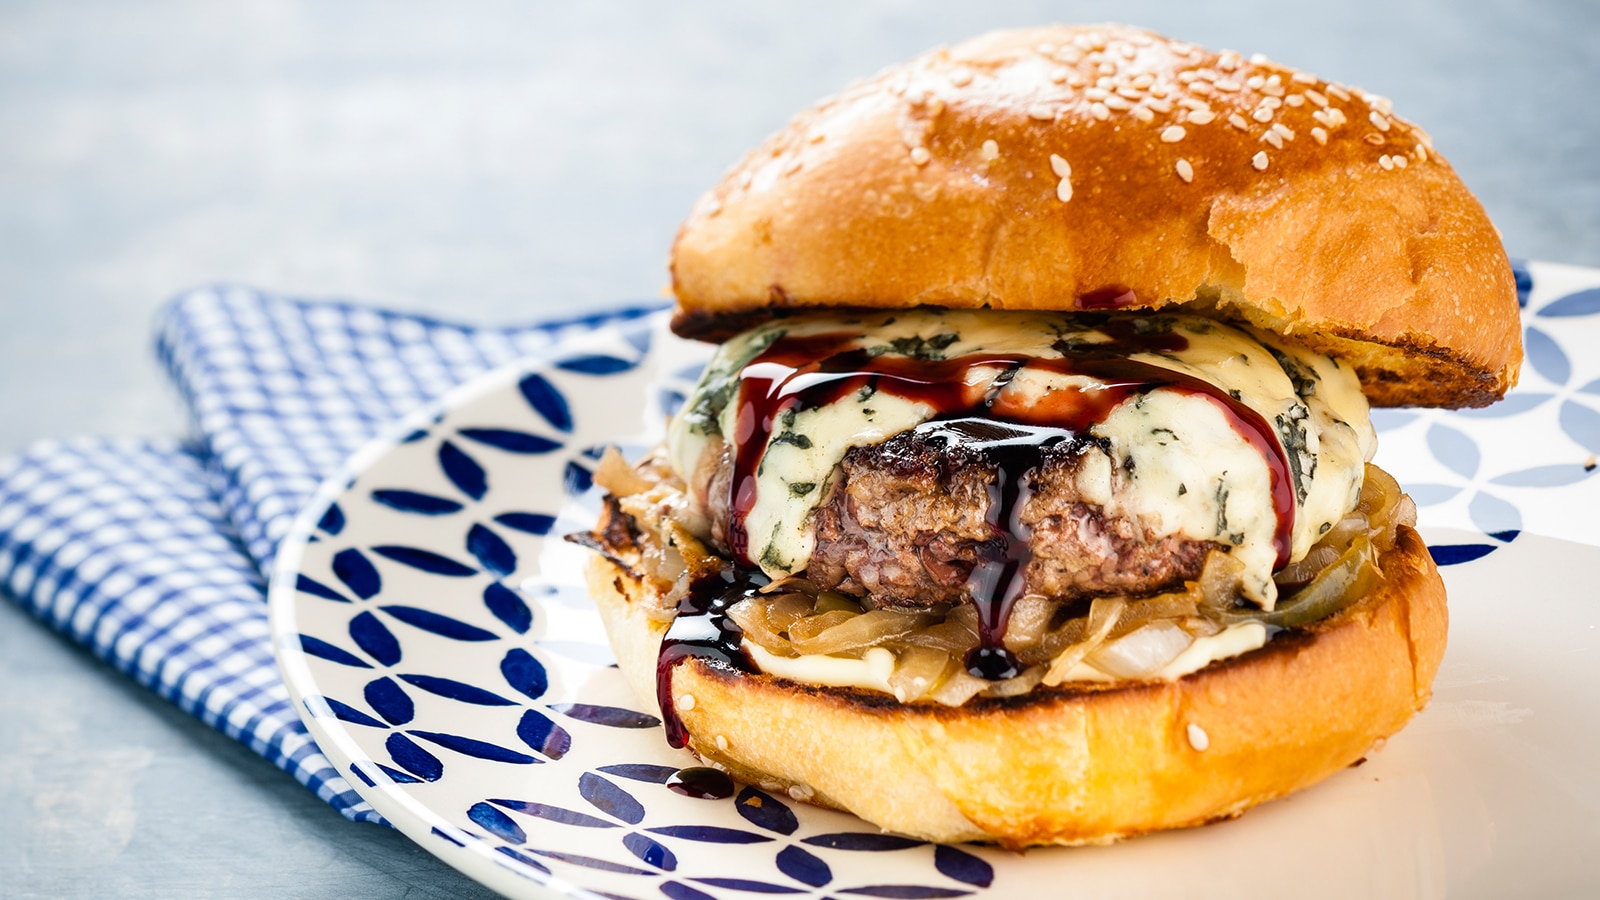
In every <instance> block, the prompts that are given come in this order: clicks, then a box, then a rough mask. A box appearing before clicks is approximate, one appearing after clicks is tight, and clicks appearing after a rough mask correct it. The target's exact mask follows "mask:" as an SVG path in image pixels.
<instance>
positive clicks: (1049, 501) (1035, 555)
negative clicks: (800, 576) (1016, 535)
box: [701, 423, 1216, 608]
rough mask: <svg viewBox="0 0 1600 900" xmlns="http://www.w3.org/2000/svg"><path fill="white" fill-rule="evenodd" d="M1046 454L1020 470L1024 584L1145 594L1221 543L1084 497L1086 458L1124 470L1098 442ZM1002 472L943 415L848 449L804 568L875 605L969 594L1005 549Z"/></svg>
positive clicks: (723, 517) (720, 481)
mask: <svg viewBox="0 0 1600 900" xmlns="http://www.w3.org/2000/svg"><path fill="white" fill-rule="evenodd" d="M1040 452H1041V459H1042V462H1041V463H1040V464H1039V465H1038V467H1037V468H1035V469H1033V470H1032V471H1031V473H1029V474H1028V475H1026V476H1025V480H1024V490H1023V492H1022V494H1021V497H1020V499H1019V502H1020V507H1021V513H1020V516H1019V519H1020V521H1021V523H1022V524H1023V525H1024V526H1026V527H1027V528H1028V529H1031V534H1032V540H1031V549H1032V555H1031V558H1030V559H1029V560H1028V563H1027V566H1026V569H1025V574H1024V579H1025V590H1026V591H1027V592H1028V593H1033V594H1042V595H1045V596H1048V597H1053V598H1057V599H1062V600H1074V599H1079V598H1084V597H1096V596H1105V595H1112V594H1117V595H1131V596H1140V595H1147V594H1154V593H1157V592H1159V591H1161V590H1164V589H1167V588H1172V587H1176V586H1178V585H1179V584H1181V583H1182V582H1183V581H1184V580H1185V579H1192V578H1195V577H1197V576H1198V575H1199V573H1200V570H1201V568H1202V566H1203V565H1204V562H1205V556H1206V553H1207V552H1208V551H1209V550H1210V549H1211V548H1212V547H1214V546H1216V545H1215V544H1212V543H1211V542H1208V541H1195V540H1189V539H1186V538H1181V537H1177V536H1173V535H1153V534H1151V533H1150V530H1149V529H1148V528H1147V527H1146V525H1145V524H1144V523H1143V522H1141V521H1140V520H1139V519H1137V518H1135V517H1131V516H1111V515H1107V513H1106V511H1105V509H1104V508H1103V507H1102V506H1100V505H1099V504H1096V503H1091V502H1086V501H1085V500H1084V498H1083V497H1082V496H1081V494H1080V491H1079V488H1078V477H1077V476H1078V474H1079V472H1080V471H1081V469H1082V467H1083V466H1085V465H1089V464H1099V465H1106V464H1107V463H1110V465H1109V468H1110V469H1112V470H1113V478H1112V489H1113V490H1115V489H1116V486H1117V485H1118V483H1119V482H1120V480H1121V479H1122V478H1124V477H1125V476H1124V474H1123V473H1120V472H1115V468H1116V466H1115V464H1114V461H1111V460H1094V459H1092V457H1093V456H1094V455H1099V456H1101V457H1105V456H1106V455H1107V453H1108V450H1107V448H1106V447H1105V446H1104V445H1103V444H1102V443H1101V442H1100V441H1097V440H1095V439H1093V438H1088V437H1070V436H1069V437H1067V438H1066V439H1064V440H1061V441H1059V442H1058V443H1054V444H1052V445H1050V446H1047V447H1044V448H1043V449H1042V450H1041V451H1040ZM722 458H723V463H722V464H720V465H715V468H714V469H713V470H712V471H705V470H702V473H701V477H703V478H705V479H706V481H703V482H702V483H703V484H708V486H709V488H710V490H709V491H708V492H707V494H708V496H709V497H711V498H721V503H717V502H715V501H713V502H712V503H711V504H710V505H711V509H710V510H709V512H710V513H711V521H712V523H713V531H714V536H715V538H716V540H717V541H718V542H720V543H724V544H725V543H726V534H727V531H726V528H727V509H726V503H727V500H726V498H727V484H728V478H729V471H728V470H729V468H730V465H729V464H728V463H727V462H726V460H727V455H726V454H722ZM998 472H999V465H998V462H997V458H996V456H995V454H994V452H993V451H991V450H990V449H986V448H985V447H983V446H982V445H981V443H980V442H973V441H965V440H961V439H959V436H958V435H957V436H953V435H952V434H951V432H950V431H949V429H943V428H939V427H938V423H929V424H928V425H925V426H923V427H920V428H917V429H913V430H911V431H906V432H902V433H901V434H899V435H896V436H895V437H893V438H890V439H889V440H887V441H884V442H883V443H881V444H875V445H872V446H868V447H856V448H853V449H851V450H850V451H849V452H848V453H846V454H845V457H844V460H843V462H842V463H841V466H840V472H839V473H838V476H837V477H836V478H834V479H833V480H832V481H831V483H830V485H829V488H828V493H827V495H826V496H825V497H824V499H823V501H822V503H821V504H820V505H819V506H818V507H817V509H816V511H815V512H814V513H813V519H812V525H813V527H814V529H815V534H816V548H815V549H814V550H813V551H812V554H811V561H810V564H809V568H807V570H806V572H805V575H806V577H807V578H808V579H810V580H811V581H813V582H815V583H817V584H818V585H820V586H822V587H824V588H832V589H835V590H839V591H842V592H844V593H849V594H853V595H856V596H864V597H868V598H870V600H871V602H872V603H874V604H876V605H879V606H894V607H901V608H920V607H930V606H934V605H937V604H954V603H960V602H963V601H966V600H969V599H970V596H971V594H970V590H969V588H968V585H967V581H968V577H969V576H970V575H971V573H972V571H973V569H974V567H975V566H976V565H977V564H978V562H979V561H980V560H982V559H994V558H996V556H997V555H998V554H1000V553H1003V552H1004V536H1003V535H1002V534H1001V533H1000V530H999V529H1000V528H1004V527H1005V523H998V525H997V524H991V523H990V521H989V514H990V508H991V505H992V504H993V503H994V502H995V498H996V496H997V495H998V494H999V491H998V490H997V485H998ZM719 507H720V508H719Z"/></svg>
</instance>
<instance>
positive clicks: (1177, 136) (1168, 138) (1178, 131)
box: [1161, 125, 1188, 144]
mask: <svg viewBox="0 0 1600 900" xmlns="http://www.w3.org/2000/svg"><path fill="white" fill-rule="evenodd" d="M1187 133H1188V132H1185V131H1184V130H1183V126H1182V125H1168V126H1167V127H1166V128H1165V129H1164V130H1163V131H1162V132H1161V143H1163V144H1176V143H1177V142H1178V141H1181V140H1183V136H1184V135H1185V134H1187Z"/></svg>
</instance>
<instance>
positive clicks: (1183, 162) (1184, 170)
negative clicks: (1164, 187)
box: [1174, 159, 1194, 184]
mask: <svg viewBox="0 0 1600 900" xmlns="http://www.w3.org/2000/svg"><path fill="white" fill-rule="evenodd" d="M1174 168H1176V169H1177V170H1178V177H1179V178H1182V179H1183V180H1184V183H1186V184H1187V183H1188V182H1191V181H1194V166H1191V165H1189V161H1188V160H1187V159H1180V160H1178V163H1177V165H1176V166H1174Z"/></svg>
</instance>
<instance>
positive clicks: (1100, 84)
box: [1094, 75, 1117, 94]
mask: <svg viewBox="0 0 1600 900" xmlns="http://www.w3.org/2000/svg"><path fill="white" fill-rule="evenodd" d="M1094 86H1095V87H1097V88H1100V89H1101V90H1103V91H1105V92H1106V93H1108V94H1109V93H1111V89H1112V88H1114V87H1116V86H1117V80H1116V79H1115V78H1112V77H1111V76H1110V75H1101V76H1100V77H1099V78H1096V79H1095V80H1094Z"/></svg>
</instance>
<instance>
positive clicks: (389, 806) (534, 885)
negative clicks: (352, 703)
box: [267, 311, 665, 900]
mask: <svg viewBox="0 0 1600 900" xmlns="http://www.w3.org/2000/svg"><path fill="white" fill-rule="evenodd" d="M664 316H665V313H663V312H659V311H658V312H654V313H651V314H649V315H646V316H641V317H638V318H634V319H628V320H624V321H621V322H607V323H605V324H602V325H600V326H598V327H596V328H595V329H593V330H592V331H589V332H586V333H583V334H579V335H573V336H571V337H569V338H567V339H566V340H559V341H557V342H556V343H554V344H552V345H551V346H550V347H549V348H547V349H546V351H545V352H544V353H542V354H540V355H528V356H523V357H520V358H518V359H515V360H512V361H510V362H507V363H503V364H501V365H499V366H496V367H495V368H492V369H489V370H487V371H484V372H481V373H479V374H477V375H475V376H473V377H471V378H469V379H468V380H467V381H464V382H462V383H461V384H459V385H456V386H455V387H453V388H451V389H450V390H448V391H446V392H444V393H443V394H440V395H439V396H437V397H435V398H433V399H432V400H429V401H427V402H425V403H423V404H422V405H421V406H419V407H417V408H416V409H414V410H412V411H411V412H409V413H407V414H405V415H403V416H401V417H399V418H398V419H395V420H392V421H390V422H389V423H388V424H387V425H385V426H384V427H383V428H382V429H381V430H380V431H379V432H378V434H377V435H376V436H374V437H373V438H371V439H369V440H368V441H367V442H366V443H365V444H363V445H362V446H361V447H360V448H359V449H357V450H356V451H355V452H354V453H351V454H350V455H349V456H348V457H346V458H345V459H344V460H343V461H342V462H341V463H339V465H338V466H337V467H336V468H335V469H334V470H333V471H332V472H331V473H330V474H329V475H327V476H326V477H325V478H323V479H322V481H321V482H320V483H319V484H318V485H317V487H316V489H315V490H314V491H313V492H312V493H311V495H310V496H309V497H308V498H307V499H306V501H305V503H304V504H303V505H302V506H301V507H300V510H299V511H298V512H297V513H296V514H295V517H294V519H293V520H292V522H291V523H290V526H289V528H288V530H287V531H285V532H284V535H283V537H282V538H281V539H280V540H279V542H278V549H277V552H276V555H275V556H274V558H273V564H272V571H271V573H270V575H269V577H268V581H267V619H268V634H269V636H270V639H271V641H272V654H273V660H274V663H275V665H276V667H277V670H278V674H279V675H280V676H281V677H282V679H283V682H284V686H285V687H286V688H287V690H288V693H289V699H290V702H291V703H292V704H293V705H294V712H295V715H296V716H297V717H298V718H299V719H300V722H301V723H302V724H303V725H304V726H305V728H306V730H307V732H308V733H309V734H310V737H311V739H312V742H313V743H314V744H315V745H316V747H317V749H318V750H319V751H321V752H322V754H323V755H324V756H325V757H327V758H328V761H329V762H330V763H331V764H332V765H333V767H334V769H335V770H336V771H337V772H338V774H339V777H341V778H343V779H344V780H345V782H346V783H347V784H348V785H349V787H350V789H351V790H353V791H355V793H356V794H357V795H358V796H360V797H361V799H363V800H365V801H366V802H367V803H368V804H369V805H370V806H371V807H372V808H373V809H374V810H376V811H377V812H378V814H379V815H381V816H383V819H384V821H385V822H386V823H387V824H388V825H389V826H390V827H393V828H394V829H395V830H396V831H399V832H400V833H402V834H404V835H405V836H406V837H407V839H409V840H410V841H411V842H412V843H414V844H416V845H417V846H418V847H421V848H422V849H423V850H426V851H427V852H428V853H429V854H431V855H432V856H434V857H435V858H437V859H439V860H440V861H442V862H444V863H445V864H447V865H449V866H450V867H451V868H453V869H455V870H456V871H458V872H460V873H461V874H463V875H465V876H467V877H468V878H470V879H472V880H473V881H475V882H477V883H479V884H482V885H484V886H485V887H488V888H490V889H491V890H494V891H496V892H497V893H500V894H502V895H506V896H523V897H534V898H550V900H555V898H571V897H584V898H591V897H592V898H599V897H600V896H601V895H599V894H596V893H594V892H593V891H591V890H589V889H587V888H584V887H583V886H581V885H578V884H574V883H572V882H569V881H567V880H566V879H564V878H562V877H561V876H559V875H557V874H555V873H553V872H550V873H546V872H541V871H539V870H537V869H534V868H532V867H530V866H526V865H524V864H523V863H521V862H520V861H518V860H516V859H514V858H511V857H506V858H505V859H503V860H502V859H500V858H497V857H498V855H497V854H495V853H494V851H493V849H492V848H490V847H489V846H488V845H486V844H485V843H483V842H482V841H480V840H477V839H476V838H475V837H474V836H472V835H468V834H463V833H460V829H459V828H457V827H456V826H455V825H454V824H452V823H450V822H449V821H447V820H446V819H444V817H443V816H441V815H440V814H439V813H437V812H435V811H434V810H433V809H432V808H431V807H429V806H427V805H426V804H423V803H421V802H420V801H418V800H416V799H415V798H413V797H411V796H410V795H408V794H407V793H406V792H404V791H401V790H399V789H398V786H397V785H385V784H384V783H382V782H379V783H376V784H368V783H367V782H366V781H364V780H362V779H361V778H359V777H356V776H354V775H353V774H352V773H353V772H354V762H355V759H356V754H357V753H359V752H360V751H359V750H356V749H355V744H354V739H353V737H352V736H351V733H350V732H349V730H348V729H346V728H343V727H340V726H336V725H334V724H332V723H334V722H337V721H338V720H337V719H334V718H332V717H330V716H317V715H313V714H312V712H311V710H310V709H309V708H308V706H307V700H308V699H309V697H311V696H313V695H314V694H315V693H316V691H315V687H316V683H317V682H316V680H315V676H314V675H312V673H311V669H310V666H309V664H308V662H307V660H306V657H307V654H306V652H305V651H304V649H302V647H301V645H300V633H299V631H298V630H297V628H296V624H297V617H296V613H297V610H296V607H295V597H296V594H297V593H298V591H297V588H296V586H295V584H294V581H295V579H296V576H298V574H299V572H300V567H301V563H302V561H303V559H304V556H305V551H306V548H307V546H308V545H309V544H310V543H311V538H312V537H313V536H314V532H315V530H316V528H317V526H318V524H319V523H320V522H321V521H322V518H323V516H324V515H325V514H326V513H327V511H328V508H329V507H330V506H332V505H333V504H334V503H335V502H337V500H338V499H339V498H340V497H342V496H344V495H345V494H346V493H348V492H349V490H350V488H351V487H352V486H353V485H354V483H355V481H356V479H358V478H359V477H360V476H361V475H362V474H363V473H364V472H366V471H368V470H369V469H370V468H372V467H373V466H374V465H376V464H377V463H378V462H380V461H381V460H383V459H384V458H386V457H387V456H388V455H389V454H390V453H392V452H394V451H395V450H396V449H398V448H400V447H402V446H404V445H405V440H404V438H405V437H406V436H407V435H409V434H411V433H413V432H414V431H416V430H418V429H419V428H422V427H425V426H427V425H430V424H432V423H434V421H435V420H436V419H438V418H439V417H441V416H442V415H444V414H446V413H448V412H449V411H450V410H452V409H456V408H459V407H460V406H462V405H463V404H466V403H469V402H471V401H472V400H474V399H477V398H479V397H482V396H485V395H487V394H490V393H493V392H494V391H496V390H499V389H503V388H504V386H505V384H506V383H509V382H512V381H514V380H516V379H517V378H519V377H520V376H525V375H531V374H539V373H545V372H549V371H551V370H553V369H556V368H557V365H556V363H557V361H558V360H559V359H562V358H566V357H570V356H572V355H574V354H581V353H582V352H583V351H584V350H586V349H589V348H591V347H601V346H604V345H606V344H608V343H611V342H613V341H614V340H615V338H616V337H618V336H619V335H620V334H621V333H622V330H623V329H624V328H626V327H628V326H632V327H634V328H640V329H643V330H647V331H651V332H653V331H656V330H659V328H660V327H661V324H660V323H661V322H662V321H664ZM652 343H653V342H652ZM353 750H354V751H355V752H352V751H353ZM450 835H459V839H460V840H461V842H460V843H457V838H455V837H448V836H450Z"/></svg>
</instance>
